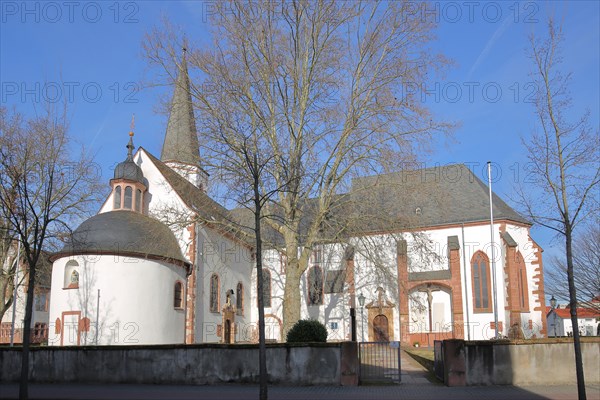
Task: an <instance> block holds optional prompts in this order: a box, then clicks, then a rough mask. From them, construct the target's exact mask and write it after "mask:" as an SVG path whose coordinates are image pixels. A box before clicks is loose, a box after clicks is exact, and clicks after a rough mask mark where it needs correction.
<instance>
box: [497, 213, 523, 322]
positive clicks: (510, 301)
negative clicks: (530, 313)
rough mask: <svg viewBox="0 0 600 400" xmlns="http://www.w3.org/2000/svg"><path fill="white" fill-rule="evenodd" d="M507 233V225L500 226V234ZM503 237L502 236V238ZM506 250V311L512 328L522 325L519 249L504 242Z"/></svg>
mask: <svg viewBox="0 0 600 400" xmlns="http://www.w3.org/2000/svg"><path fill="white" fill-rule="evenodd" d="M505 231H506V224H501V225H500V232H505ZM500 237H502V235H501V236H500ZM503 242H504V248H505V250H506V255H505V262H504V276H505V277H506V278H505V285H506V293H507V295H506V306H505V308H506V310H507V311H508V312H509V321H510V326H514V325H519V326H520V325H521V307H520V305H519V283H518V279H519V277H518V268H517V248H516V247H511V246H509V245H508V244H507V243H506V241H504V239H503Z"/></svg>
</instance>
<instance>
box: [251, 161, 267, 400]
mask: <svg viewBox="0 0 600 400" xmlns="http://www.w3.org/2000/svg"><path fill="white" fill-rule="evenodd" d="M253 161H254V165H253V168H252V171H253V174H254V176H253V186H254V188H253V189H254V234H255V236H256V280H257V289H258V373H259V394H258V398H259V399H260V400H267V398H268V386H267V346H266V343H265V307H264V297H263V273H262V237H261V229H260V220H261V212H262V202H261V196H260V191H259V190H260V179H259V178H260V176H259V175H258V173H259V172H258V171H259V169H258V160H257V156H256V154H254V158H253Z"/></svg>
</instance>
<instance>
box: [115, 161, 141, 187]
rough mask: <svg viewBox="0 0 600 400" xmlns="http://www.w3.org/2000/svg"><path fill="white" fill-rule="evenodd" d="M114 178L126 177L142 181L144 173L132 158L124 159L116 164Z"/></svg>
mask: <svg viewBox="0 0 600 400" xmlns="http://www.w3.org/2000/svg"><path fill="white" fill-rule="evenodd" d="M115 179H128V180H130V181H136V182H140V183H144V174H143V172H142V169H141V168H140V166H139V165H137V164H136V163H135V162H134V161H133V160H131V161H130V160H125V161H123V162H120V163H118V164H117V166H116V168H115Z"/></svg>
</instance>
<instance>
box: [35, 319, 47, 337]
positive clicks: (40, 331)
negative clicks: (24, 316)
mask: <svg viewBox="0 0 600 400" xmlns="http://www.w3.org/2000/svg"><path fill="white" fill-rule="evenodd" d="M33 336H34V337H35V338H36V339H38V340H43V339H45V338H47V337H48V324H45V323H43V322H36V323H35V325H34V328H33Z"/></svg>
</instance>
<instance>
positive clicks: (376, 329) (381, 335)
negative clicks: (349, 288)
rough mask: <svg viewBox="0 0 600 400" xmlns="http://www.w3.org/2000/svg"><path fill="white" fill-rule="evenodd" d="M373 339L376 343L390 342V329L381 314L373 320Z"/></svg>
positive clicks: (385, 318)
mask: <svg viewBox="0 0 600 400" xmlns="http://www.w3.org/2000/svg"><path fill="white" fill-rule="evenodd" d="M373 337H374V338H375V341H376V342H389V341H390V328H389V324H388V319H387V317H386V316H385V315H383V314H379V315H378V316H376V317H375V318H373Z"/></svg>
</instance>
